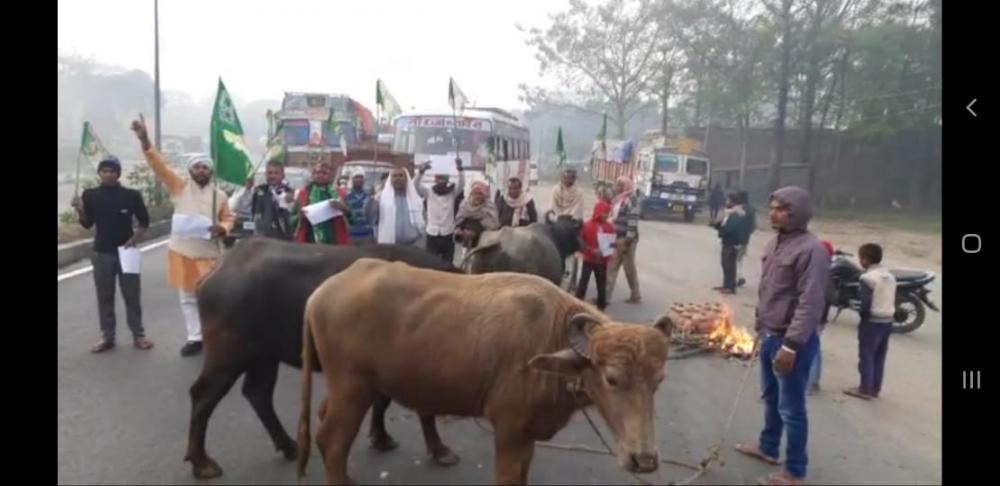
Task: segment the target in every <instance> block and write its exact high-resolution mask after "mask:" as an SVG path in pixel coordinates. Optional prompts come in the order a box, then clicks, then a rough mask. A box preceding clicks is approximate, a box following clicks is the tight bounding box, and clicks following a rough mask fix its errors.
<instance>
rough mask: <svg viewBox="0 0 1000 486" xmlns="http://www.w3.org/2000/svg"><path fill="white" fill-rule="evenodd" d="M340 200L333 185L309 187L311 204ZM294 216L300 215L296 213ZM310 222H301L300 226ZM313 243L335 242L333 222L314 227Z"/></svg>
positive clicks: (330, 243) (312, 185)
mask: <svg viewBox="0 0 1000 486" xmlns="http://www.w3.org/2000/svg"><path fill="white" fill-rule="evenodd" d="M326 200H333V201H339V200H340V193H339V192H337V191H336V190H335V189H334V188H333V184H330V185H328V186H325V187H323V186H319V185H316V184H310V186H309V204H316V203H318V202H320V201H326ZM294 214H298V211H295V213H294ZM308 223H309V222H308V221H299V222H298V224H308ZM312 234H313V243H319V244H324V245H332V244H333V243H334V242H335V239H334V235H333V221H332V220H331V221H326V222H323V223H320V224H314V225H312Z"/></svg>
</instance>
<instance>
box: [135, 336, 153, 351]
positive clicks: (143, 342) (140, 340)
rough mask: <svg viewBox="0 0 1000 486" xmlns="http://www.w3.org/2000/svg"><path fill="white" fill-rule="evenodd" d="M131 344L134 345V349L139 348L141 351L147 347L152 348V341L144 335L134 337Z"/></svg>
mask: <svg viewBox="0 0 1000 486" xmlns="http://www.w3.org/2000/svg"><path fill="white" fill-rule="evenodd" d="M132 345H133V346H135V349H141V350H143V351H145V350H147V349H153V341H150V340H149V339H146V338H144V337H137V338H135V340H134V341H132Z"/></svg>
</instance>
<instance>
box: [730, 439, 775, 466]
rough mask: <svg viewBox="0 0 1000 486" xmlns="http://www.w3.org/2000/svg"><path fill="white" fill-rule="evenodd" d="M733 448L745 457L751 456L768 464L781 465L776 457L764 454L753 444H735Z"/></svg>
mask: <svg viewBox="0 0 1000 486" xmlns="http://www.w3.org/2000/svg"><path fill="white" fill-rule="evenodd" d="M735 449H736V452H739V453H740V454H743V455H745V456H747V457H751V458H753V459H756V460H758V461H761V462H764V463H767V464H770V465H772V466H780V465H781V460H779V459H778V458H776V457H771V456H769V455H767V454H764V453H763V452H761V451H760V449H759V448H758V447H757V446H755V445H744V444H736V447H735Z"/></svg>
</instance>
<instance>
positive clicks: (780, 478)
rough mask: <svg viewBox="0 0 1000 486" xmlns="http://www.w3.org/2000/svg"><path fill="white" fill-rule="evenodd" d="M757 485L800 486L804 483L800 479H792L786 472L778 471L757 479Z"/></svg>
mask: <svg viewBox="0 0 1000 486" xmlns="http://www.w3.org/2000/svg"><path fill="white" fill-rule="evenodd" d="M757 484H759V485H761V486H800V485H803V484H806V483H805V481H803V480H801V479H798V478H794V477H792V476H791V475H790V474H788V472H786V471H779V472H773V473H771V474H768V475H767V476H764V477H761V478H757Z"/></svg>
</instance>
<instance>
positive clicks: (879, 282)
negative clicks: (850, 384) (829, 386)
mask: <svg viewBox="0 0 1000 486" xmlns="http://www.w3.org/2000/svg"><path fill="white" fill-rule="evenodd" d="M858 258H859V259H860V260H861V266H862V267H864V269H865V273H863V274H862V275H861V281H860V286H859V289H858V292H859V293H860V297H861V309H860V310H859V314H861V323H860V324H858V357H859V360H858V371H859V372H860V373H861V385H860V386H858V387H857V388H851V389H848V390H844V393H846V394H848V395H850V396H853V397H856V398H861V399H864V400H871V399H872V398H878V395H879V392H880V391H882V376H883V371H884V370H885V357H886V353H887V352H888V350H889V336H890V335H891V334H892V321H893V314H895V312H896V278H895V277H893V276H892V273H890V272H889V270H887V269H885V268H884V267H882V265H881V263H882V247H881V246H878V245H876V244H874V243H866V244H864V245H861V248H860V249H858Z"/></svg>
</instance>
